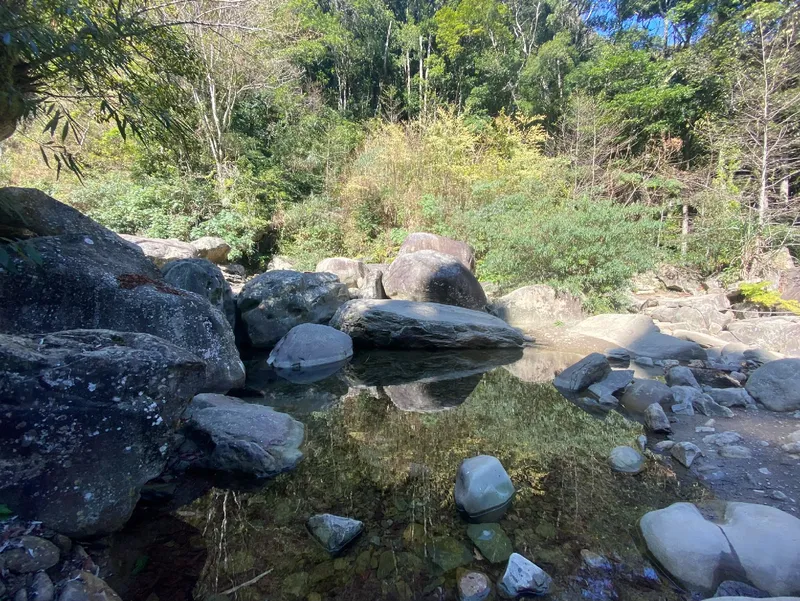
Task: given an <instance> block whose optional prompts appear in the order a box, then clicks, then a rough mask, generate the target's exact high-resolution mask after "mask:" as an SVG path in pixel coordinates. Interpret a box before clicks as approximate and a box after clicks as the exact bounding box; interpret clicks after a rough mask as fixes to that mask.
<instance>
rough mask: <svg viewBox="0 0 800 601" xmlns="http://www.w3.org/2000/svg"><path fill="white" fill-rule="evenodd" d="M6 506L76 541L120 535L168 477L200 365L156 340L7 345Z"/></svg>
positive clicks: (2, 405) (49, 338)
mask: <svg viewBox="0 0 800 601" xmlns="http://www.w3.org/2000/svg"><path fill="white" fill-rule="evenodd" d="M0 366H1V367H0V415H2V418H0V420H1V421H0V425H3V424H14V425H15V427H0V457H3V459H4V460H3V462H2V463H0V501H1V502H3V503H5V504H7V505H8V506H9V507H10V508H11V509H12V510H13V511H14V512H15V513H18V514H20V515H21V516H22V517H23V518H25V519H31V520H40V521H42V522H44V523H45V525H46V526H48V527H50V528H52V529H54V530H57V531H59V532H62V533H64V534H67V535H70V536H76V537H80V536H92V535H95V534H101V533H106V532H111V531H113V530H116V529H118V528H120V527H121V526H122V525H123V524H124V523H125V522H126V521H127V519H128V518H129V517H130V514H131V512H132V511H133V508H134V505H135V504H136V501H137V500H138V498H139V490H140V489H141V487H142V486H143V485H144V484H145V483H146V482H147V481H148V480H150V479H152V478H155V477H156V476H158V475H159V474H160V473H161V471H162V470H163V468H164V465H165V463H166V459H167V452H168V450H169V442H170V440H171V436H172V433H173V430H174V425H175V423H176V422H177V419H178V417H179V415H180V413H181V412H182V411H183V409H184V407H185V406H186V405H187V403H188V402H189V400H190V399H191V397H192V395H194V394H195V393H196V392H197V390H198V389H200V388H201V387H202V384H203V381H204V373H205V366H204V365H203V363H202V362H201V361H200V360H199V359H197V357H195V356H194V355H192V354H191V353H189V352H188V351H186V350H183V349H180V348H178V347H176V346H175V345H172V344H170V343H169V342H167V341H165V340H162V339H161V338H156V337H155V336H151V335H149V334H136V333H131V332H112V331H107V330H73V331H67V332H57V333H54V334H45V335H37V336H6V335H0Z"/></svg>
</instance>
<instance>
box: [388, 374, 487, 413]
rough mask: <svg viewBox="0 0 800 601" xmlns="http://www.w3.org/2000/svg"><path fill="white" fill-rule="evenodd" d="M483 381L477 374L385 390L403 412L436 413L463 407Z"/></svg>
mask: <svg viewBox="0 0 800 601" xmlns="http://www.w3.org/2000/svg"><path fill="white" fill-rule="evenodd" d="M482 379H483V375H482V374H475V375H472V376H467V377H465V378H452V379H441V380H435V381H432V382H412V383H410V384H401V385H396V386H384V388H383V390H384V392H385V393H386V395H387V396H388V397H389V399H390V400H391V401H392V403H393V404H394V406H395V407H397V408H398V409H400V410H401V411H412V412H415V413H435V412H438V411H447V410H448V409H453V408H455V407H458V406H459V405H461V404H462V403H463V402H464V401H466V400H467V398H468V397H469V395H471V394H472V392H473V391H474V390H475V388H476V387H477V386H478V384H480V382H481V380H482Z"/></svg>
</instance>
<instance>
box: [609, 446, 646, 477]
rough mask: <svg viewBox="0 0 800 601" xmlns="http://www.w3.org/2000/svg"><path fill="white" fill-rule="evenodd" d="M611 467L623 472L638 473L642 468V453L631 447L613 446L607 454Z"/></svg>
mask: <svg viewBox="0 0 800 601" xmlns="http://www.w3.org/2000/svg"><path fill="white" fill-rule="evenodd" d="M608 462H609V463H610V464H611V469H612V470H614V471H615V472H622V473H624V474H638V473H639V472H641V471H642V469H643V468H644V455H642V454H641V453H640V452H639V451H637V450H636V449H634V448H633V447H626V446H620V447H614V448H613V449H612V450H611V453H610V454H609V456H608Z"/></svg>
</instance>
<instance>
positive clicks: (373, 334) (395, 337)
mask: <svg viewBox="0 0 800 601" xmlns="http://www.w3.org/2000/svg"><path fill="white" fill-rule="evenodd" d="M330 325H331V327H334V328H337V329H339V330H342V331H343V332H345V333H346V334H349V335H350V337H351V338H352V339H353V343H354V344H355V345H356V346H361V347H382V348H399V349H411V348H414V349H422V348H450V349H459V348H460V349H470V348H472V349H480V348H504V347H506V348H507V347H521V346H522V345H523V343H524V342H525V339H524V338H523V336H522V334H521V333H520V332H519V331H518V330H515V329H514V328H512V327H510V326H509V325H508V324H507V323H505V322H504V321H503V320H501V319H498V318H497V317H494V316H492V315H488V314H487V313H483V312H480V311H471V310H469V309H464V308H461V307H454V306H451V305H440V304H436V303H417V302H411V301H402V300H352V301H350V302H348V303H345V304H344V305H342V307H341V308H340V309H339V310H338V311H337V312H336V315H334V316H333V319H331V322H330Z"/></svg>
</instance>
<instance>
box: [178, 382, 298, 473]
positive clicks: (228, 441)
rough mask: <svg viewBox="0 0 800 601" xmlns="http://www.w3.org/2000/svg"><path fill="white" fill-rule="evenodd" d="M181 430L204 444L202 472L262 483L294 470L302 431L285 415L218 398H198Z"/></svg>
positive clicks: (296, 422) (265, 408) (210, 396)
mask: <svg viewBox="0 0 800 601" xmlns="http://www.w3.org/2000/svg"><path fill="white" fill-rule="evenodd" d="M187 416H188V418H189V419H188V422H187V425H186V428H187V430H188V432H189V434H190V435H194V437H195V438H196V439H198V440H200V441H201V443H202V442H203V441H205V440H209V441H210V445H209V446H210V449H209V453H208V456H207V458H206V459H205V462H204V463H205V464H204V467H207V468H209V469H212V470H217V471H222V472H232V473H240V474H241V473H244V474H248V475H252V476H255V477H257V478H268V477H272V476H275V475H277V474H279V473H281V472H285V471H287V470H290V469H292V468H294V467H295V466H296V465H297V464H298V463H299V461H300V460H301V459H302V458H303V454H302V453H301V452H300V450H299V447H300V445H301V444H302V443H303V439H304V437H305V426H303V424H302V423H301V422H299V421H297V420H295V419H293V418H291V417H290V416H288V415H286V414H285V413H279V412H277V411H274V410H273V409H271V408H269V407H265V406H264V405H255V404H252V403H246V402H244V401H242V400H240V399H237V398H234V397H228V396H224V395H221V394H199V395H197V396H196V397H194V399H192V403H191V405H190V406H189V410H188V411H187Z"/></svg>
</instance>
